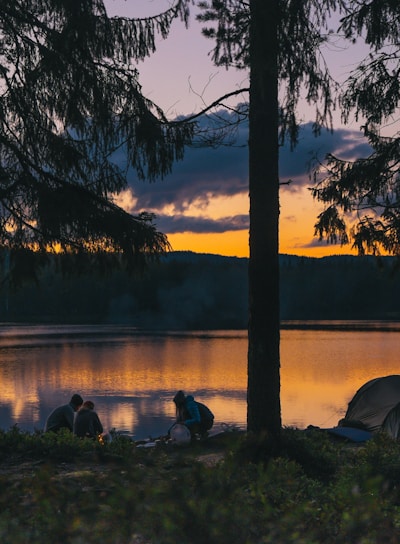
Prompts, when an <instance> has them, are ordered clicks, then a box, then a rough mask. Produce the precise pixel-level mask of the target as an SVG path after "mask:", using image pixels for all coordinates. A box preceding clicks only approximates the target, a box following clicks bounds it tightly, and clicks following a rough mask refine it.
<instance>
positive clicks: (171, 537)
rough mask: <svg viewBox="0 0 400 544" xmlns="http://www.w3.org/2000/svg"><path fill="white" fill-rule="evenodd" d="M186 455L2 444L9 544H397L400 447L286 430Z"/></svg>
mask: <svg viewBox="0 0 400 544" xmlns="http://www.w3.org/2000/svg"><path fill="white" fill-rule="evenodd" d="M273 449H274V448H273V445H272V444H269V443H268V440H264V441H263V442H262V444H261V442H260V441H256V440H252V439H251V438H250V437H249V436H246V435H244V434H240V433H225V434H223V435H220V436H219V437H214V438H210V439H208V440H207V441H205V442H198V443H195V444H191V445H190V446H186V447H178V446H168V445H160V446H158V447H154V448H144V447H138V446H137V445H135V444H134V443H132V442H131V441H130V440H128V439H126V438H124V437H123V436H117V437H115V438H114V440H113V441H112V442H111V443H109V444H106V445H100V444H97V443H94V442H92V441H90V440H79V439H76V438H74V437H73V436H71V435H70V434H67V433H65V434H59V435H58V436H56V435H50V434H47V435H42V434H33V435H32V434H28V433H23V432H21V431H19V430H18V428H12V429H11V430H9V431H7V432H4V431H3V432H0V486H1V489H2V493H1V495H0V540H1V542H2V543H3V544H8V543H10V544H28V543H35V544H36V543H40V544H43V542H52V543H63V544H66V543H68V544H69V543H71V544H72V543H74V544H80V543H99V542H101V543H105V544H107V543H112V544H120V543H121V544H122V543H124V544H125V543H126V544H134V543H137V544H139V543H141V544H147V543H149V544H150V543H160V544H164V543H165V544H169V543H174V544H175V543H176V542H180V543H182V544H185V543H190V544H191V543H193V544H197V543H199V544H200V543H201V544H204V543H218V544H221V543H222V544H223V543H230V544H234V543H241V544H242V543H260V544H261V543H263V544H265V543H291V542H293V543H296V544H301V543H307V544H312V543H319V542H321V543H322V542H324V543H326V544H329V543H341V544H342V543H344V542H346V543H350V542H351V543H353V542H354V543H360V544H361V543H362V544H367V543H378V542H385V543H388V544H390V543H397V542H400V536H399V535H400V509H399V507H400V497H399V484H400V445H399V444H398V443H397V442H395V441H393V440H391V439H390V438H389V437H387V436H386V435H383V434H382V435H378V436H376V437H375V438H374V439H373V440H371V441H370V442H368V443H366V444H365V445H363V446H352V445H350V444H348V443H346V442H342V441H335V440H333V439H332V438H330V437H329V436H328V435H327V434H326V433H325V432H322V431H318V430H312V431H298V430H295V429H284V430H283V440H282V446H281V449H280V453H279V454H275V455H273V454H272V451H273Z"/></svg>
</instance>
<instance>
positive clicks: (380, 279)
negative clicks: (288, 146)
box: [0, 252, 400, 329]
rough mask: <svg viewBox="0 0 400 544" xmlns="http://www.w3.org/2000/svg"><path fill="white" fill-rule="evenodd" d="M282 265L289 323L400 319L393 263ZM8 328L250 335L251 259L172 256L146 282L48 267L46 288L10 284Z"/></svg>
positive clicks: (399, 278) (3, 314) (296, 261)
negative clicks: (108, 326) (88, 326)
mask: <svg viewBox="0 0 400 544" xmlns="http://www.w3.org/2000/svg"><path fill="white" fill-rule="evenodd" d="M280 262H281V319H282V320H320V319H329V320H333V319H344V320H346V319H350V320H354V319H371V320H375V319H379V320H380V319H389V320H400V269H399V267H398V261H397V259H395V258H393V257H383V258H379V259H378V258H375V257H352V256H336V257H324V258H318V259H317V258H308V257H296V256H289V255H281V256H280ZM265 281H266V282H268V278H265ZM267 310H268V309H267V308H266V311H267ZM0 321H1V322H41V323H44V322H64V323H66V322H68V323H74V322H75V323H88V322H90V323H118V324H122V323H126V324H130V325H132V326H136V327H138V328H142V329H243V328H246V327H247V259H245V258H241V259H240V258H234V257H222V256H217V255H204V254H196V253H190V252H172V253H170V254H168V255H166V256H165V257H163V258H162V259H161V261H160V262H159V263H153V264H151V265H150V266H149V268H148V270H147V271H146V272H145V273H144V274H143V275H141V276H136V275H135V276H130V275H128V274H127V273H125V272H123V271H120V270H119V271H114V272H112V273H110V274H109V275H106V276H102V275H100V274H96V272H95V271H93V273H91V274H84V275H79V276H70V277H63V276H62V275H61V273H58V272H55V271H54V270H53V269H52V268H48V269H47V270H46V272H45V273H43V274H42V276H41V277H40V281H39V283H38V284H34V283H30V284H26V285H24V286H22V287H21V288H19V289H18V290H16V291H11V290H9V289H8V290H7V289H6V288H5V286H4V284H3V287H2V290H1V292H0Z"/></svg>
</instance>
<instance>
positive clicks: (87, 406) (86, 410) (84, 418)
mask: <svg viewBox="0 0 400 544" xmlns="http://www.w3.org/2000/svg"><path fill="white" fill-rule="evenodd" d="M60 429H69V430H70V431H71V432H73V433H74V435H76V436H78V437H79V438H97V437H98V436H99V435H101V434H102V433H103V425H102V424H101V421H100V418H99V416H98V415H97V413H96V412H95V411H94V403H93V402H92V401H91V400H86V401H85V402H84V401H83V398H82V397H81V396H80V395H78V394H74V395H72V397H71V400H70V401H69V403H68V404H63V405H62V406H58V407H57V408H55V409H54V410H53V411H52V412H51V414H50V415H49V417H48V418H47V421H46V425H45V427H44V431H45V432H50V431H52V432H57V431H59V430H60Z"/></svg>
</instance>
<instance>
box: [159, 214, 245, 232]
mask: <svg viewBox="0 0 400 544" xmlns="http://www.w3.org/2000/svg"><path fill="white" fill-rule="evenodd" d="M156 224H157V228H158V229H159V230H160V231H161V232H167V233H168V234H176V233H178V232H195V233H203V234H204V233H210V232H213V233H221V232H227V231H236V230H245V229H248V228H249V216H248V215H234V216H232V217H222V218H219V219H218V220H215V219H207V218H203V217H190V216H186V215H185V216H183V215H176V216H173V217H171V216H169V215H162V214H160V215H157V220H156Z"/></svg>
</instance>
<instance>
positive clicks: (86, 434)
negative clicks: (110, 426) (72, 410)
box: [73, 400, 103, 438]
mask: <svg viewBox="0 0 400 544" xmlns="http://www.w3.org/2000/svg"><path fill="white" fill-rule="evenodd" d="M73 430H74V434H75V435H76V436H78V437H79V438H97V437H98V436H99V435H101V434H102V433H103V425H102V424H101V421H100V418H99V416H98V415H97V413H96V412H95V411H94V403H93V402H92V401H91V400H86V401H85V402H84V403H83V404H82V406H81V408H80V409H79V410H78V412H77V414H76V417H75V421H74V429H73Z"/></svg>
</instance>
